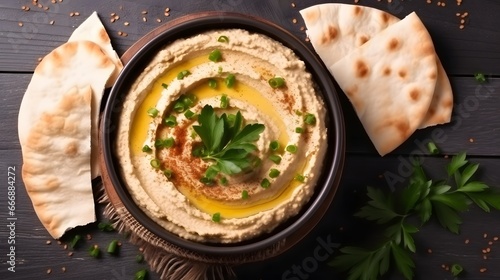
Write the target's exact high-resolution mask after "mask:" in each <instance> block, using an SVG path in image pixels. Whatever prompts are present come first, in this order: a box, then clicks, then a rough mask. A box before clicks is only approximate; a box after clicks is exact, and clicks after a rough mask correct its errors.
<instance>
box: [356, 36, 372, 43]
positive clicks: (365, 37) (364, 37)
mask: <svg viewBox="0 0 500 280" xmlns="http://www.w3.org/2000/svg"><path fill="white" fill-rule="evenodd" d="M358 40H359V41H358V43H359V45H358V46H361V45H363V44H364V43H366V42H368V40H370V38H369V37H368V36H366V35H361V36H359V39H358Z"/></svg>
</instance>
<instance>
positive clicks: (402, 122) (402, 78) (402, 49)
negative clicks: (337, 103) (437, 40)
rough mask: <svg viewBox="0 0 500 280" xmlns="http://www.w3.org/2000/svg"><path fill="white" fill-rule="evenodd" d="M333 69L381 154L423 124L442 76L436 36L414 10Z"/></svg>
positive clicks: (331, 67)
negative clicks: (438, 61) (430, 33)
mask: <svg viewBox="0 0 500 280" xmlns="http://www.w3.org/2000/svg"><path fill="white" fill-rule="evenodd" d="M409 34H411V35H409ZM329 69H330V71H331V72H332V73H333V75H334V77H335V79H336V81H337V83H338V84H339V86H340V87H341V88H342V90H343V91H344V93H345V94H346V95H347V97H348V98H349V100H350V101H351V102H352V104H353V106H354V109H355V110H356V114H357V115H358V117H359V119H360V120H361V123H362V124H363V127H364V128H365V130H366V132H367V134H368V136H369V137H370V139H371V141H372V142H373V144H374V145H375V148H376V149H377V151H378V152H379V154H380V155H385V154H387V153H388V152H391V151H392V150H394V149H395V148H396V147H398V146H399V145H400V144H401V143H403V142H404V141H405V140H406V139H408V137H409V136H410V135H412V134H413V132H415V130H416V129H417V128H418V127H419V126H420V124H421V123H422V120H423V119H424V117H425V116H426V114H427V111H428V109H429V106H430V103H431V100H432V96H433V93H434V89H435V86H436V79H437V75H438V70H437V64H436V55H435V51H434V45H433V43H432V39H431V37H430V35H429V33H428V32H427V30H426V29H425V26H424V25H423V23H422V22H421V21H420V19H419V18H418V16H417V15H416V14H415V13H411V14H410V15H408V16H407V17H405V18H404V19H403V20H401V21H400V22H398V23H395V24H393V25H391V26H389V27H387V28H386V29H384V30H382V31H381V32H380V33H378V34H377V36H375V37H373V38H372V39H371V40H369V41H368V42H366V43H364V44H363V45H361V46H360V47H358V48H356V49H354V50H352V51H351V52H350V53H349V54H347V55H346V56H345V57H343V58H342V59H340V60H339V61H337V62H336V63H334V64H333V65H331V66H330V67H329Z"/></svg>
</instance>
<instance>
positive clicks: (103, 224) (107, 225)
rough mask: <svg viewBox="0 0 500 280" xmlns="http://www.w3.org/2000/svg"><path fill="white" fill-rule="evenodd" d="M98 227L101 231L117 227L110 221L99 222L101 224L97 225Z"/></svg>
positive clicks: (109, 230)
mask: <svg viewBox="0 0 500 280" xmlns="http://www.w3.org/2000/svg"><path fill="white" fill-rule="evenodd" d="M97 227H98V228H99V230H100V231H107V232H111V231H114V230H115V228H114V227H113V225H112V224H111V223H109V222H99V224H98V225H97Z"/></svg>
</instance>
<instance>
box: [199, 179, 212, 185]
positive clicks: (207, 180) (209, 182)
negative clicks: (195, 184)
mask: <svg viewBox="0 0 500 280" xmlns="http://www.w3.org/2000/svg"><path fill="white" fill-rule="evenodd" d="M200 182H201V183H202V184H204V185H207V186H213V185H214V184H215V182H214V179H210V178H207V177H201V178H200Z"/></svg>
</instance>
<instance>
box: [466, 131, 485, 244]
mask: <svg viewBox="0 0 500 280" xmlns="http://www.w3.org/2000/svg"><path fill="white" fill-rule="evenodd" d="M469 142H471V143H474V138H469ZM486 236H488V235H486ZM486 236H485V237H484V238H486Z"/></svg>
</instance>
